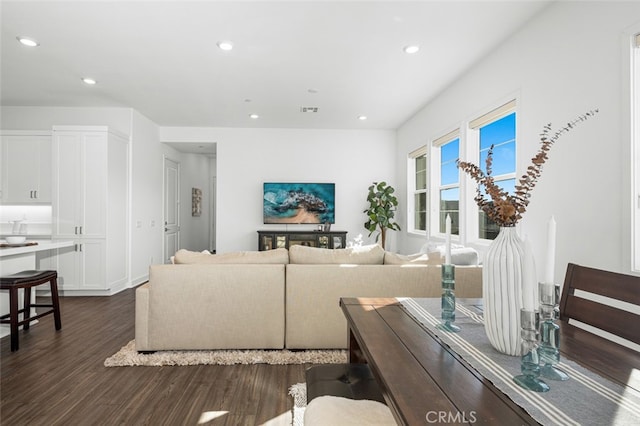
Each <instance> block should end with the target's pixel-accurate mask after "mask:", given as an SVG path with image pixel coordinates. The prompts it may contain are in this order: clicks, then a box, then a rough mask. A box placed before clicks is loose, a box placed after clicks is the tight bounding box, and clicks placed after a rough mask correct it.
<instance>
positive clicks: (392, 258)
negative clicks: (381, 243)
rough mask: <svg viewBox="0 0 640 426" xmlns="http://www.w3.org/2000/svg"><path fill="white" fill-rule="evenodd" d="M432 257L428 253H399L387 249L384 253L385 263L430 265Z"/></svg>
mask: <svg viewBox="0 0 640 426" xmlns="http://www.w3.org/2000/svg"><path fill="white" fill-rule="evenodd" d="M429 259H430V257H429V256H428V255H427V254H420V253H417V254H409V255H404V254H398V253H392V252H390V251H386V252H385V253H384V264H385V265H429Z"/></svg>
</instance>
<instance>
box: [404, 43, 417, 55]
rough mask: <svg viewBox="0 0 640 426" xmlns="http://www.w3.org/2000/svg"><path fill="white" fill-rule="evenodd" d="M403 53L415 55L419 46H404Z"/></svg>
mask: <svg viewBox="0 0 640 426" xmlns="http://www.w3.org/2000/svg"><path fill="white" fill-rule="evenodd" d="M402 50H404V53H408V54H410V55H411V54H413V53H417V52H418V50H420V46H418V45H415V44H414V45H411V46H405V47H404V49H402Z"/></svg>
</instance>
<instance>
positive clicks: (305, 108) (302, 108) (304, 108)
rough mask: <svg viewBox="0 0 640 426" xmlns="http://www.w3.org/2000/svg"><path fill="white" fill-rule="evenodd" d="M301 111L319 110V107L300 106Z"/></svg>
mask: <svg viewBox="0 0 640 426" xmlns="http://www.w3.org/2000/svg"><path fill="white" fill-rule="evenodd" d="M300 112H318V107H308V106H306V107H305V106H303V107H300Z"/></svg>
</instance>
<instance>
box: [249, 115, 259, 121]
mask: <svg viewBox="0 0 640 426" xmlns="http://www.w3.org/2000/svg"><path fill="white" fill-rule="evenodd" d="M249 117H250V118H253V119H254V120H256V119H258V118H260V116H259V115H258V114H251V115H250V116H249Z"/></svg>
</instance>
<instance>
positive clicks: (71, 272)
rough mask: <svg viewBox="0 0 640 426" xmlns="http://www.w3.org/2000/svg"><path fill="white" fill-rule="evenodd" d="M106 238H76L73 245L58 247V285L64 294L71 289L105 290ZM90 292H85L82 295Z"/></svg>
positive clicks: (74, 290) (75, 290)
mask: <svg viewBox="0 0 640 426" xmlns="http://www.w3.org/2000/svg"><path fill="white" fill-rule="evenodd" d="M105 246H106V241H105V240H104V239H97V240H89V239H82V240H75V241H74V245H73V246H72V247H66V248H63V249H58V253H57V259H56V260H57V264H56V269H57V271H58V286H59V289H60V291H61V292H62V294H63V295H69V293H68V292H69V291H73V292H77V291H83V290H85V291H86V290H88V291H92V290H105V284H106V270H105V261H106V256H105ZM85 294H90V293H83V294H82V295H85Z"/></svg>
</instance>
